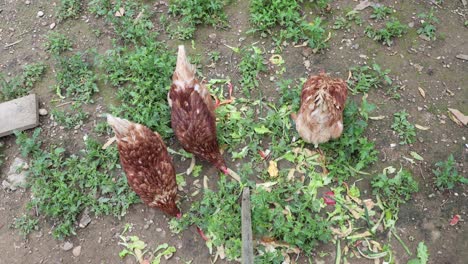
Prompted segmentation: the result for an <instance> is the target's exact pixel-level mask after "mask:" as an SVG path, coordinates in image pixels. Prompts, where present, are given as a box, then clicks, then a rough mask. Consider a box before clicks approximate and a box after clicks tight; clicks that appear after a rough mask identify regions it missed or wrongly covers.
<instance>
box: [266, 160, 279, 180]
mask: <svg viewBox="0 0 468 264" xmlns="http://www.w3.org/2000/svg"><path fill="white" fill-rule="evenodd" d="M268 174H270V177H273V178H276V177H278V164H277V163H276V161H274V160H270V165H269V166H268Z"/></svg>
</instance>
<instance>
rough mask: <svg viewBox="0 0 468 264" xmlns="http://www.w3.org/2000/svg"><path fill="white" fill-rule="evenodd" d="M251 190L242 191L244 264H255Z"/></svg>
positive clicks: (246, 188) (247, 188)
mask: <svg viewBox="0 0 468 264" xmlns="http://www.w3.org/2000/svg"><path fill="white" fill-rule="evenodd" d="M250 210H251V209H250V189H249V187H245V188H244V190H243V191H242V212H241V214H242V216H241V217H242V263H243V264H253V263H254V255H253V242H252V219H251V211H250Z"/></svg>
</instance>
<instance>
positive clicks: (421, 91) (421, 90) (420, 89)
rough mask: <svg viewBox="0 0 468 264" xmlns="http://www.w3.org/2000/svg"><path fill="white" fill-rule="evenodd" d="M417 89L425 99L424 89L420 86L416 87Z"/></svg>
mask: <svg viewBox="0 0 468 264" xmlns="http://www.w3.org/2000/svg"><path fill="white" fill-rule="evenodd" d="M418 90H419V93H420V94H421V96H422V97H423V98H424V99H426V92H425V91H424V89H423V88H421V87H418Z"/></svg>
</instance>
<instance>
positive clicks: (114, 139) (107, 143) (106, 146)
mask: <svg viewBox="0 0 468 264" xmlns="http://www.w3.org/2000/svg"><path fill="white" fill-rule="evenodd" d="M116 140H117V137H111V138H109V140H107V142H106V143H105V144H104V145H103V146H102V149H107V148H108V147H109V146H110V145H112V143H114V142H115V141H116Z"/></svg>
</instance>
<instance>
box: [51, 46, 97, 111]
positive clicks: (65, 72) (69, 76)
mask: <svg viewBox="0 0 468 264" xmlns="http://www.w3.org/2000/svg"><path fill="white" fill-rule="evenodd" d="M88 56H89V53H81V52H78V53H75V54H73V55H71V56H70V57H57V60H58V63H57V74H56V78H57V88H56V91H57V95H58V96H60V97H62V98H65V97H72V98H70V99H71V100H73V101H77V102H83V103H92V102H93V99H92V97H93V95H94V93H97V92H98V91H99V89H98V87H97V84H96V80H97V76H96V74H95V73H94V71H93V68H92V63H91V62H88V61H87V57H88ZM62 92H65V95H62Z"/></svg>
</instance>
